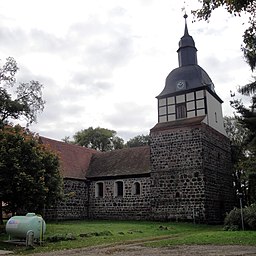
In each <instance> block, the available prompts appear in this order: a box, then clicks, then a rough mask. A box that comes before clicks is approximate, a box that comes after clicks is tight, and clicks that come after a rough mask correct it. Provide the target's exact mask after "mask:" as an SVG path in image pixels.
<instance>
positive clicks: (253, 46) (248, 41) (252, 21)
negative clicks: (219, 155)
mask: <svg viewBox="0 0 256 256" xmlns="http://www.w3.org/2000/svg"><path fill="white" fill-rule="evenodd" d="M200 3H202V7H201V9H198V10H195V11H193V12H192V13H194V15H195V17H196V18H197V19H199V20H201V19H204V20H209V19H210V17H211V14H212V12H213V11H214V10H215V9H217V8H219V7H225V8H226V10H227V12H229V13H230V14H232V15H235V16H241V15H242V14H246V15H248V16H249V22H248V27H247V28H246V29H245V31H244V34H243V44H242V46H241V49H242V51H243V54H244V58H245V61H246V62H247V63H248V65H249V66H250V68H251V71H252V72H254V71H255V68H256V1H255V0H200ZM238 92H239V93H242V94H244V95H248V96H251V106H249V107H246V106H244V104H243V103H242V101H241V100H238V99H232V100H231V101H230V104H231V106H232V107H234V108H235V110H236V112H237V115H236V119H237V120H238V122H239V123H240V124H241V125H242V127H243V129H246V130H247V131H248V134H247V135H248V136H246V139H245V141H244V142H243V143H244V145H243V148H242V151H241V153H242V154H238V155H237V156H236V157H237V158H236V161H237V166H236V168H237V170H240V171H239V172H238V173H240V174H241V177H238V179H240V180H241V179H242V178H244V182H245V183H244V186H243V187H244V188H245V190H246V191H253V190H252V189H249V190H247V184H255V175H254V174H255V171H254V172H253V170H255V162H256V160H255V159H256V96H255V92H256V76H253V81H252V82H250V83H247V84H245V85H244V86H241V87H240V88H239V90H238ZM251 172H253V173H251ZM250 179H254V181H252V180H250ZM249 193H251V192H249ZM253 193H255V190H254V192H253ZM250 196H251V195H250V194H249V195H248V199H249V201H250V200H251V199H250ZM251 198H252V197H251ZM253 198H256V196H253Z"/></svg>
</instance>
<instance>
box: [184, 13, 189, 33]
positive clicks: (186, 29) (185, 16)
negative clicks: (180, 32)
mask: <svg viewBox="0 0 256 256" xmlns="http://www.w3.org/2000/svg"><path fill="white" fill-rule="evenodd" d="M187 17H188V15H187V13H186V12H185V14H184V16H183V18H184V19H185V30H184V36H189V33H188V26H187Z"/></svg>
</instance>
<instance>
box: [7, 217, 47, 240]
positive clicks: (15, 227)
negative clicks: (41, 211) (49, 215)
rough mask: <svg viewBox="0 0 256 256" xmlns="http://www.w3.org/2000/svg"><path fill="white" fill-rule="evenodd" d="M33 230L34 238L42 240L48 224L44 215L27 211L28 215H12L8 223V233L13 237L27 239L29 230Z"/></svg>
mask: <svg viewBox="0 0 256 256" xmlns="http://www.w3.org/2000/svg"><path fill="white" fill-rule="evenodd" d="M30 230H32V231H33V233H34V239H37V240H40V241H41V240H42V239H43V236H44V233H45V230H46V224H45V221H44V220H43V218H42V217H40V216H38V215H36V214H35V213H27V214H26V216H14V217H11V218H10V219H9V220H8V221H7V223H6V233H7V234H9V235H10V237H11V238H12V239H13V238H20V239H26V235H27V232H28V231H30Z"/></svg>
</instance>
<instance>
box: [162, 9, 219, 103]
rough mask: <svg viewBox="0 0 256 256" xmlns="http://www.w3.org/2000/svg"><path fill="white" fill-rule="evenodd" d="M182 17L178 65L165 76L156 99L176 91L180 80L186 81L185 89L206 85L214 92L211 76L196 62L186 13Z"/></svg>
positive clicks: (195, 50) (193, 43)
mask: <svg viewBox="0 0 256 256" xmlns="http://www.w3.org/2000/svg"><path fill="white" fill-rule="evenodd" d="M184 18H185V29H184V35H183V36H182V37H181V39H180V41H179V49H178V51H177V52H178V60H179V67H178V68H176V69H173V70H172V71H171V72H170V74H169V75H168V76H167V78H166V81H165V87H164V89H163V91H162V92H161V93H160V94H159V95H158V96H157V98H158V99H160V98H164V97H168V96H169V95H170V94H172V93H176V92H177V91H178V89H177V86H176V85H177V83H178V82H179V81H181V80H182V81H185V82H186V90H191V89H196V88H200V87H203V86H207V87H209V89H210V90H211V91H212V92H213V94H215V92H214V85H213V82H212V80H211V78H210V77H209V75H208V74H207V73H206V72H205V70H204V69H202V68H201V67H200V66H199V65H198V64H197V49H196V47H195V42H194V40H193V38H192V36H190V35H189V32H188V27H187V20H186V19H187V15H186V14H185V15H184ZM215 95H216V94H215Z"/></svg>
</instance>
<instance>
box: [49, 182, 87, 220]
mask: <svg viewBox="0 0 256 256" xmlns="http://www.w3.org/2000/svg"><path fill="white" fill-rule="evenodd" d="M64 194H65V198H64V200H62V201H61V202H58V203H56V205H55V206H53V207H51V208H50V209H47V210H46V211H45V214H44V218H45V219H47V220H56V219H57V220H72V219H86V218H88V207H89V206H88V184H87V183H86V181H85V180H79V179H64Z"/></svg>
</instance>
